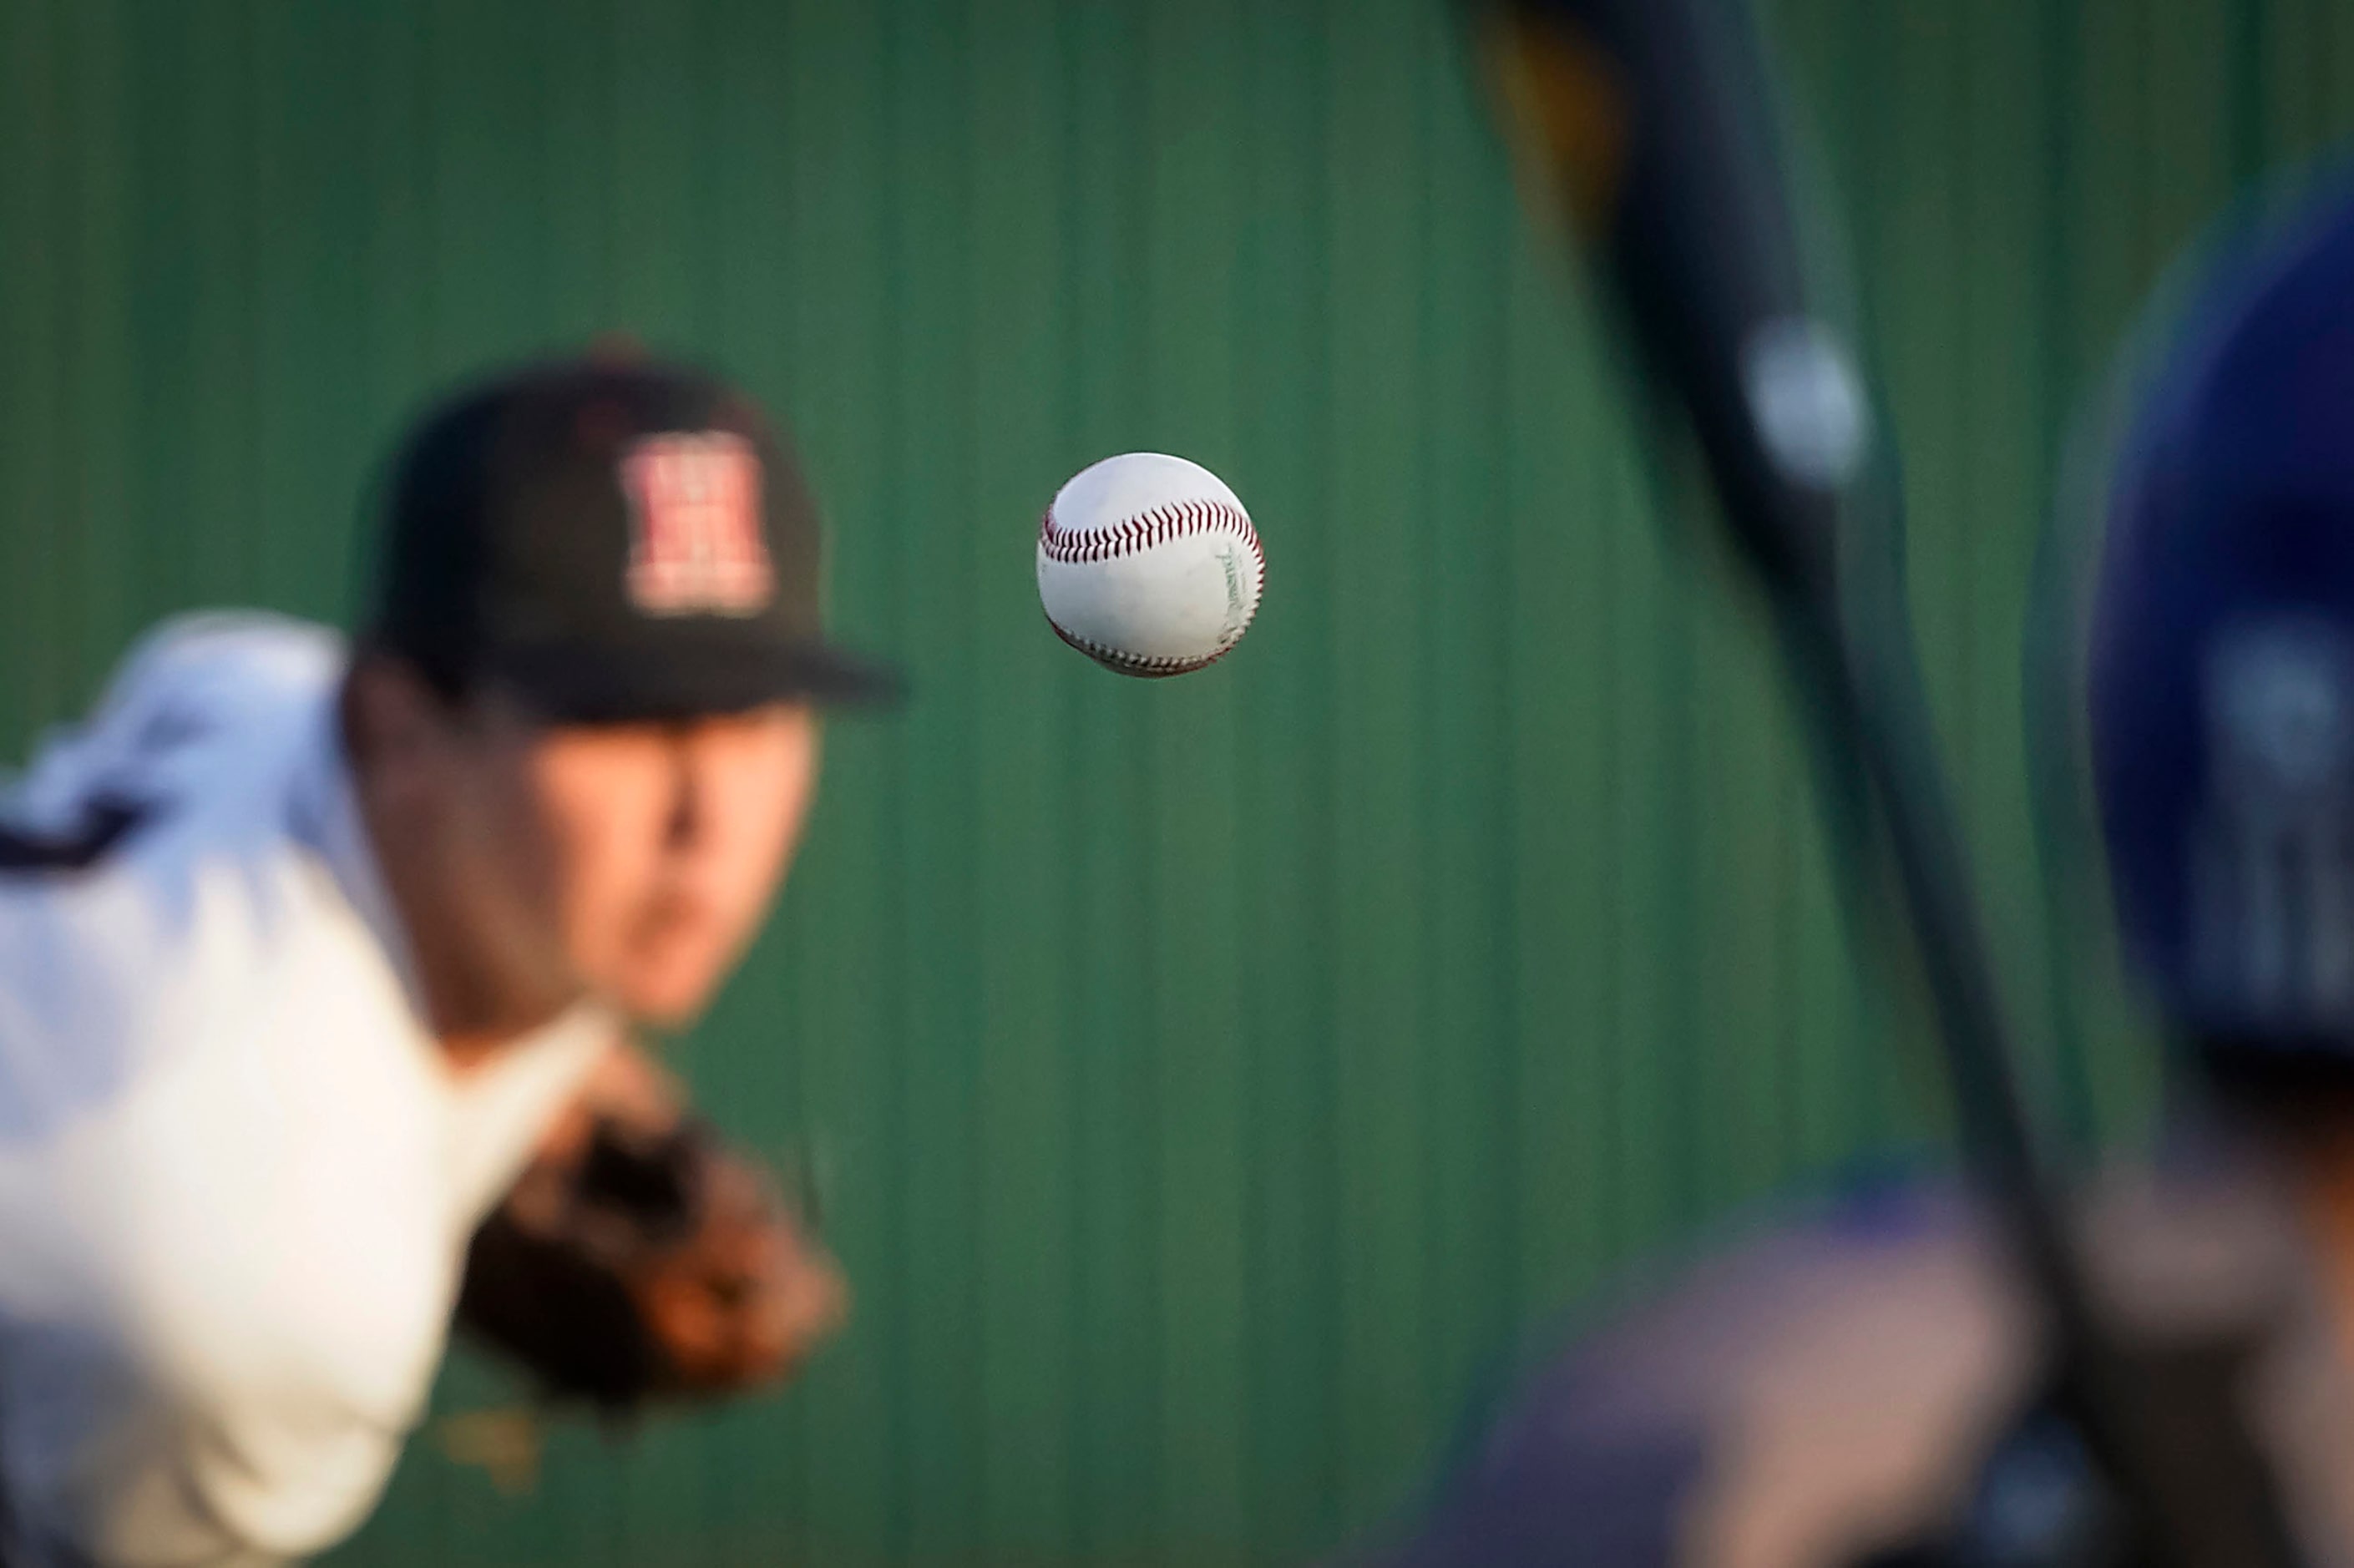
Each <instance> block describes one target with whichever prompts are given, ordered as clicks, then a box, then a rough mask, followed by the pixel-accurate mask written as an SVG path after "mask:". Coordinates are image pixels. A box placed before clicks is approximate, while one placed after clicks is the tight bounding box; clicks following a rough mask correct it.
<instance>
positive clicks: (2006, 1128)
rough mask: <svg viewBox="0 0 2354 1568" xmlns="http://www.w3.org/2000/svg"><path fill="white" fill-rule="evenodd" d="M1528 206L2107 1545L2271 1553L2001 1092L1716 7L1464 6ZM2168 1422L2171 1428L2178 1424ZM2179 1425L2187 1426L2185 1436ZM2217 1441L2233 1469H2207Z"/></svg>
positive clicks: (2278, 1527)
mask: <svg viewBox="0 0 2354 1568" xmlns="http://www.w3.org/2000/svg"><path fill="white" fill-rule="evenodd" d="M1468 9H1469V13H1470V18H1471V20H1472V22H1473V24H1474V26H1475V29H1476V32H1477V37H1478V41H1479V44H1480V45H1481V47H1482V48H1483V50H1484V53H1485V58H1486V61H1487V63H1488V65H1489V66H1490V69H1491V72H1492V76H1493V80H1494V84H1495V85H1496V86H1497V87H1498V88H1499V89H1500V92H1499V97H1500V102H1501V105H1502V107H1503V109H1504V111H1505V120H1506V124H1507V128H1508V130H1509V131H1510V132H1511V133H1512V135H1513V140H1514V142H1515V144H1516V147H1517V149H1518V150H1519V151H1520V152H1521V153H1522V154H1523V155H1524V164H1525V166H1526V167H1527V169H1528V170H1529V172H1530V173H1531V175H1532V191H1533V194H1534V195H1535V196H1537V197H1538V199H1539V200H1540V201H1541V202H1543V203H1546V204H1548V205H1551V204H1556V203H1557V204H1559V205H1560V206H1562V207H1565V208H1566V213H1567V216H1568V217H1570V218H1571V219H1572V220H1573V222H1574V227H1575V228H1577V229H1578V230H1579V231H1581V233H1582V234H1583V236H1584V238H1585V240H1586V242H1587V246H1588V249H1589V251H1590V252H1591V254H1592V255H1593V257H1594V259H1595V260H1596V262H1597V264H1598V268H1599V270H1600V272H1601V274H1602V277H1603V280H1604V281H1605V282H1606V286H1607V291H1608V292H1609V294H1610V295H1611V297H1612V298H1613V300H1614V301H1615V302H1616V304H1617V315H1618V317H1619V320H1620V323H1621V325H1622V327H1623V333H1622V336H1623V338H1624V340H1625V341H1626V343H1627V344H1628V345H1629V346H1630V347H1631V349H1632V351H1633V356H1634V359H1635V362H1636V366H1637V367H1638V370H1639V373H1640V376H1641V379H1642V381H1643V383H1644V385H1645V386H1646V387H1648V389H1649V392H1650V394H1651V395H1652V398H1653V401H1654V403H1655V405H1656V406H1657V408H1658V409H1659V412H1660V413H1661V414H1662V415H1663V416H1666V417H1667V418H1668V419H1669V420H1670V421H1671V422H1672V423H1673V424H1675V425H1680V426H1681V429H1682V430H1683V431H1684V432H1686V433H1687V434H1688V435H1689V438H1690V444H1691V448H1692V449H1693V450H1696V453H1697V456H1698V458H1699V461H1700V463H1701V466H1702V470H1703V471H1704V472H1705V474H1706V477H1707V478H1708V480H1709V482H1710V484H1711V487H1712V489H1713V491H1714V492H1715V494H1716V497H1717V500H1718V503H1719V514H1720V516H1721V518H1722V520H1723V524H1724V525H1725V527H1726V529H1727V531H1728V533H1729V535H1730V537H1731V539H1732V542H1733V544H1734V546H1735V550H1736V554H1737V555H1738V556H1740V557H1741V558H1743V559H1744V560H1745V561H1746V562H1747V563H1748V565H1749V567H1750V568H1751V570H1752V572H1753V575H1754V576H1755V578H1756V579H1757V581H1758V582H1759V583H1760V585H1761V586H1762V588H1763V589H1764V591H1765V599H1766V602H1767V605H1768V607H1769V609H1770V612H1771V617H1772V620H1773V624H1774V626H1775V629H1776V632H1777V634H1778V639H1779V641H1780V644H1781V646H1782V649H1783V651H1784V652H1785V655H1786V657H1787V661H1788V662H1789V664H1790V668H1791V673H1792V675H1793V678H1794V680H1795V682H1796V684H1797V688H1798V690H1799V692H1800V693H1801V694H1802V695H1803V696H1804V697H1805V698H1806V699H1807V701H1808V709H1809V717H1810V719H1811V720H1812V723H1813V727H1814V736H1815V739H1816V742H1817V745H1818V747H1819V750H1820V751H1821V752H1822V753H1823V757H1822V761H1823V764H1824V768H1823V773H1822V777H1823V778H1824V779H1825V780H1826V781H1827V782H1829V783H1830V784H1831V785H1832V786H1833V787H1834V788H1839V789H1851V790H1852V791H1853V793H1854V799H1855V800H1857V802H1858V803H1859V804H1861V806H1862V807H1863V809H1864V810H1865V812H1866V813H1867V814H1868V816H1869V819H1870V821H1869V824H1868V827H1867V828H1866V829H1865V831H1862V832H1850V833H1849V834H1848V835H1847V837H1846V839H1845V841H1844V847H1845V848H1846V849H1847V850H1848V851H1849V852H1850V853H1848V855H1847V857H1846V858H1847V859H1848V861H1849V862H1850V864H1849V867H1848V869H1849V871H1850V874H1851V875H1852V876H1854V877H1856V878H1858V879H1859V884H1860V885H1862V886H1864V887H1865V888H1866V889H1867V890H1869V889H1872V888H1876V887H1882V886H1884V887H1885V888H1887V889H1888V890H1889V891H1890V892H1892V893H1893V895H1894V896H1895V897H1896V898H1897V899H1898V900H1899V901H1900V903H1901V906H1902V909H1903V913H1904V915H1905V916H1906V923H1907V925H1908V926H1909V928H1910V932H1911V945H1912V951H1913V953H1914V957H1915V959H1916V960H1917V963H1918V966H1919V972H1920V974H1921V977H1922V979H1923V981H1924V982H1925V989H1926V991H1927V993H1928V997H1929V1001H1930V1004H1931V1011H1932V1015H1933V1017H1934V1019H1935V1023H1936V1027H1937V1034H1938V1038H1939V1043H1940V1045H1941V1047H1942V1050H1943V1057H1944V1065H1945V1069H1946V1077H1947V1079H1948V1080H1949V1082H1950V1085H1951V1087H1952V1092H1953V1097H1954V1101H1955V1113H1956V1126H1957V1130H1958V1134H1959V1138H1960V1141H1961V1144H1962V1149H1963V1154H1964V1158H1965V1161H1966V1164H1967V1168H1968V1170H1969V1171H1970V1172H1971V1174H1972V1176H1973V1178H1974V1180H1975V1181H1976V1183H1977V1184H1978V1187H1979V1189H1980V1190H1981V1192H1983V1194H1984V1196H1985V1198H1986V1200H1987V1202H1988V1203H1989V1205H1990V1206H1991V1208H1992V1210H1993V1212H1994V1213H1995V1214H1996V1215H1997V1216H1998V1218H1999V1221H2000V1223H2001V1225H2002V1228H2003V1232H2004V1234H2005V1236H2006V1238H2007V1240H2008V1243H2009V1248H2010V1251H2011V1254H2012V1256H2013V1259H2014V1262H2015V1265H2016V1266H2017V1267H2018V1268H2019V1270H2020V1274H2021V1275H2022V1277H2024V1279H2025V1280H2026V1281H2027V1283H2028V1284H2029V1286H2030V1287H2031V1289H2032V1291H2033V1293H2034V1295H2035V1297H2036V1298H2037V1299H2038V1301H2039V1302H2040V1305H2041V1309H2042V1312H2043V1315H2044V1317H2045V1319H2046V1323H2047V1329H2048V1332H2049V1334H2050V1336H2051V1343H2052V1347H2053V1355H2054V1359H2055V1361H2056V1365H2057V1378H2058V1387H2059V1396H2058V1397H2059V1403H2060V1404H2061V1406H2062V1409H2064V1410H2065V1411H2066V1412H2067V1413H2068V1414H2069V1415H2070V1417H2071V1419H2072V1421H2073V1424H2074V1425H2076V1426H2077V1427H2078V1428H2079V1429H2080V1430H2081V1433H2082V1435H2083V1437H2084V1443H2085V1446H2086V1447H2087V1449H2088V1450H2089V1451H2090V1453H2091V1455H2092V1456H2093V1458H2094V1464H2095V1467H2096V1468H2097V1469H2098V1471H2099V1474H2100V1477H2101V1479H2102V1482H2103V1489H2104V1491H2105V1494H2106V1496H2107V1499H2108V1502H2109V1505H2110V1507H2111V1509H2112V1510H2113V1511H2115V1512H2116V1513H2118V1514H2120V1515H2122V1522H2123V1531H2122V1532H2121V1533H2122V1535H2123V1537H2124V1539H2125V1540H2126V1541H2127V1542H2130V1546H2129V1548H2128V1549H2127V1551H2128V1555H2129V1556H2130V1557H2132V1558H2133V1559H2135V1560H2137V1561H2141V1562H2147V1563H2160V1564H2165V1565H2167V1568H2224V1565H2225V1564H2237V1565H2241V1568H2255V1565H2257V1564H2268V1565H2282V1568H2285V1565H2286V1564H2288V1563H2293V1562H2295V1561H2296V1553H2295V1551H2294V1549H2293V1545H2292V1541H2291V1536H2290V1532H2289V1531H2288V1528H2287V1525H2286V1522H2285V1518H2284V1517H2283V1516H2282V1514H2281V1512H2280V1510H2279V1508H2278V1506H2277V1502H2276V1500H2275V1499H2276V1495H2277V1489H2276V1488H2275V1487H2274V1485H2273V1484H2272V1482H2271V1480H2270V1478H2269V1477H2268V1476H2266V1475H2264V1473H2263V1467H2262V1465H2261V1463H2260V1462H2256V1464H2255V1474H2256V1476H2257V1479H2256V1480H2255V1481H2254V1482H2253V1483H2252V1484H2250V1485H2248V1486H2245V1487H2243V1488H2241V1489H2238V1490H2237V1491H2235V1492H2232V1494H2230V1495H2224V1494H2223V1493H2221V1492H2220V1491H2219V1485H2220V1483H2219V1481H2218V1480H2217V1477H2218V1476H2219V1475H2221V1474H2222V1473H2225V1472H2228V1473H2230V1474H2232V1475H2233V1476H2237V1477H2245V1476H2247V1475H2248V1474H2249V1473H2250V1470H2249V1464H2248V1463H2247V1462H2243V1461H2248V1460H2251V1459H2253V1456H2254V1454H2255V1450H2254V1448H2253V1443H2252V1442H2250V1441H2249V1440H2248V1439H2247V1437H2246V1435H2245V1433H2244V1432H2243V1431H2241V1430H2240V1429H2239V1425H2238V1422H2237V1420H2236V1417H2235V1416H2234V1415H2233V1414H2232V1412H2231V1411H2230V1409H2229V1406H2228V1404H2227V1403H2226V1402H2223V1401H2202V1402H2200V1408H2199V1409H2198V1410H2197V1411H2196V1412H2195V1413H2193V1412H2190V1411H2187V1410H2186V1409H2185V1408H2183V1405H2182V1402H2181V1401H2179V1400H2177V1402H2176V1404H2174V1405H2172V1406H2168V1407H2166V1408H2160V1405H2161V1404H2162V1403H2163V1401H2164V1400H2165V1399H2167V1398H2168V1397H2169V1393H2168V1391H2169V1390H2170V1389H2178V1388H2179V1385H2180V1384H2181V1383H2182V1380H2181V1379H2168V1378H2166V1377H2163V1376H2158V1375H2155V1373H2156V1372H2158V1371H2159V1370H2162V1369H2158V1368H2157V1367H2156V1366H2155V1363H2154V1362H2153V1361H2152V1358H2151V1356H2150V1355H2149V1354H2147V1353H2146V1352H2145V1351H2143V1350H2142V1348H2141V1347H2139V1346H2137V1345H2133V1344H2129V1343H2127V1342H2126V1340H2125V1339H2124V1338H2123V1337H2122V1336H2121V1335H2120V1334H2119V1333H2118V1332H2116V1331H2115V1330H2114V1329H2113V1328H2112V1326H2111V1325H2110V1324H2109V1323H2108V1322H2107V1321H2106V1320H2105V1318H2104V1316H2103V1315H2102V1314H2101V1313H2100V1312H2099V1311H2098V1310H2096V1308H2095V1306H2094V1297H2093V1293H2092V1291H2091V1288H2090V1287H2089V1284H2088V1280H2087V1276H2086V1271H2085V1268H2084V1262H2083V1258H2082V1256H2081V1255H2080V1253H2079V1251H2078V1249H2077V1248H2076V1246H2075V1245H2073V1238H2072V1235H2071V1234H2070V1231H2069V1229H2068V1226H2067V1224H2066V1222H2065V1220H2064V1219H2063V1217H2062V1206H2061V1203H2060V1202H2059V1199H2058V1197H2057V1196H2056V1194H2057V1192H2058V1183H2057V1181H2055V1179H2054V1177H2053V1176H2052V1172H2051V1171H2049V1170H2048V1169H2047V1167H2046V1163H2045V1160H2044V1159H2043V1156H2042V1153H2041V1149H2040V1147H2039V1144H2038V1142H2037V1139H2036V1138H2035V1136H2034V1133H2033V1129H2032V1128H2031V1123H2030V1121H2029V1118H2028V1115H2027V1112H2026V1109H2025V1107H2024V1103H2023V1100H2022V1097H2021V1095H2020V1075H2019V1073H2018V1070H2017V1066H2016V1054H2015V1052H2014V1049H2013V1046H2012V1036H2011V1033H2010V1028H2009V1022H2008V1020H2007V1019H2006V1017H2005V1015H2004V1012H2003V1010H2002V1008H2001V1005H2000V1003H1999V997H1998V994H1997V990H1996V986H1995V983H1994V973H1993V969H1992V966H1991V964H1990V962H1989V960H1988V949H1987V946H1986V940H1985V936H1984V929H1983V926H1982V923H1981V920H1980V917H1979V916H1978V909H1977V906H1976V897H1975V893H1974V890H1973V887H1972V883H1971V878H1970V875H1969V872H1968V867H1967V860H1966V856H1965V854H1964V852H1963V849H1962V839H1961V834H1960V832H1959V830H1958V826H1957V818H1956V812H1955V810H1954V808H1953V804H1952V797H1951V792H1950V789H1949V787H1948V785H1947V782H1946V774H1945V770H1944V768H1943V767H1942V764H1941V762H1940V759H1939V758H1938V755H1937V750H1936V746H1935V736H1934V732H1933V730H1932V728H1931V726H1930V722H1929V716H1928V707H1927V702H1926V697H1925V692H1924V690H1923V689H1922V687H1921V684H1920V682H1919V677H1918V673H1917V668H1916V665H1915V661H1914V651H1913V647H1912V643H1911V640H1910V637H1909V634H1908V633H1907V631H1906V630H1905V625H1906V618H1905V615H1904V609H1903V577H1902V574H1901V571H1889V570H1887V569H1886V567H1888V566H1890V565H1891V564H1892V563H1893V561H1894V560H1895V558H1896V557H1895V550H1896V546H1897V541H1898V538H1899V518H1900V515H1901V490H1900V486H1899V484H1898V482H1897V481H1896V478H1895V474H1894V465H1893V461H1892V459H1891V457H1890V454H1889V453H1888V452H1886V451H1885V450H1882V449H1881V447H1880V444H1879V443H1878V442H1877V441H1875V440H1874V438H1873V428H1874V425H1875V423H1876V422H1877V421H1875V419H1874V418H1873V414H1872V404H1871V402H1870V400H1869V397H1868V394H1867V389H1866V387H1864V385H1863V381H1862V377H1861V375H1860V373H1859V372H1858V370H1857V368H1856V366H1855V364H1854V362H1853V361H1852V359H1851V358H1850V355H1849V352H1848V350H1847V348H1846V346H1845V344H1844V342H1843V340H1842V337H1841V334H1840V333H1839V332H1838V331H1837V330H1836V329H1835V328H1833V327H1832V326H1831V325H1830V324H1829V323H1827V322H1826V321H1825V319H1824V318H1823V316H1822V314H1821V313H1819V310H1818V309H1817V308H1816V305H1815V302H1814V299H1813V297H1812V291H1810V288H1809V281H1810V278H1809V269H1808V260H1809V257H1808V253H1807V251H1806V249H1805V247H1804V244H1803V241H1805V240H1806V239H1808V238H1814V237H1815V234H1814V233H1813V232H1810V231H1809V230H1808V228H1806V227H1804V226H1803V225H1802V217H1803V214H1802V212H1801V209H1800V207H1799V206H1798V204H1797V201H1796V200H1795V199H1794V197H1793V194H1792V189H1791V185H1790V182H1789V181H1788V179H1787V174H1786V169H1785V164H1784V160H1783V154H1782V150H1781V149H1782V142H1781V124H1780V122H1779V119H1778V115H1777V111H1776V101H1775V98H1774V93H1773V81H1772V79H1771V75H1770V72H1769V70H1768V68H1767V65H1766V62H1765V55H1764V52H1763V49H1762V48H1761V47H1760V44H1759V41H1758V39H1757V38H1756V37H1755V33H1754V31H1753V29H1752V26H1751V23H1750V20H1749V17H1748V16H1747V13H1746V10H1745V8H1744V6H1743V5H1741V4H1740V0H1470V4H1469V7H1468ZM2186 1417H2188V1418H2189V1419H2188V1420H2187V1421H2186ZM2186 1426H2189V1427H2194V1428H2198V1429H2199V1434H2198V1436H2196V1437H2195V1438H2192V1439H2189V1440H2186V1439H2185V1438H2184V1437H2183V1436H2182V1435H2183V1433H2184V1432H2185V1430H2186ZM2221 1454H2228V1455H2230V1456H2231V1457H2232V1461H2233V1462H2232V1463H2230V1464H2221V1463H2211V1462H2210V1461H2212V1460H2215V1458H2216V1457H2217V1456H2218V1455H2221Z"/></svg>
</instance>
